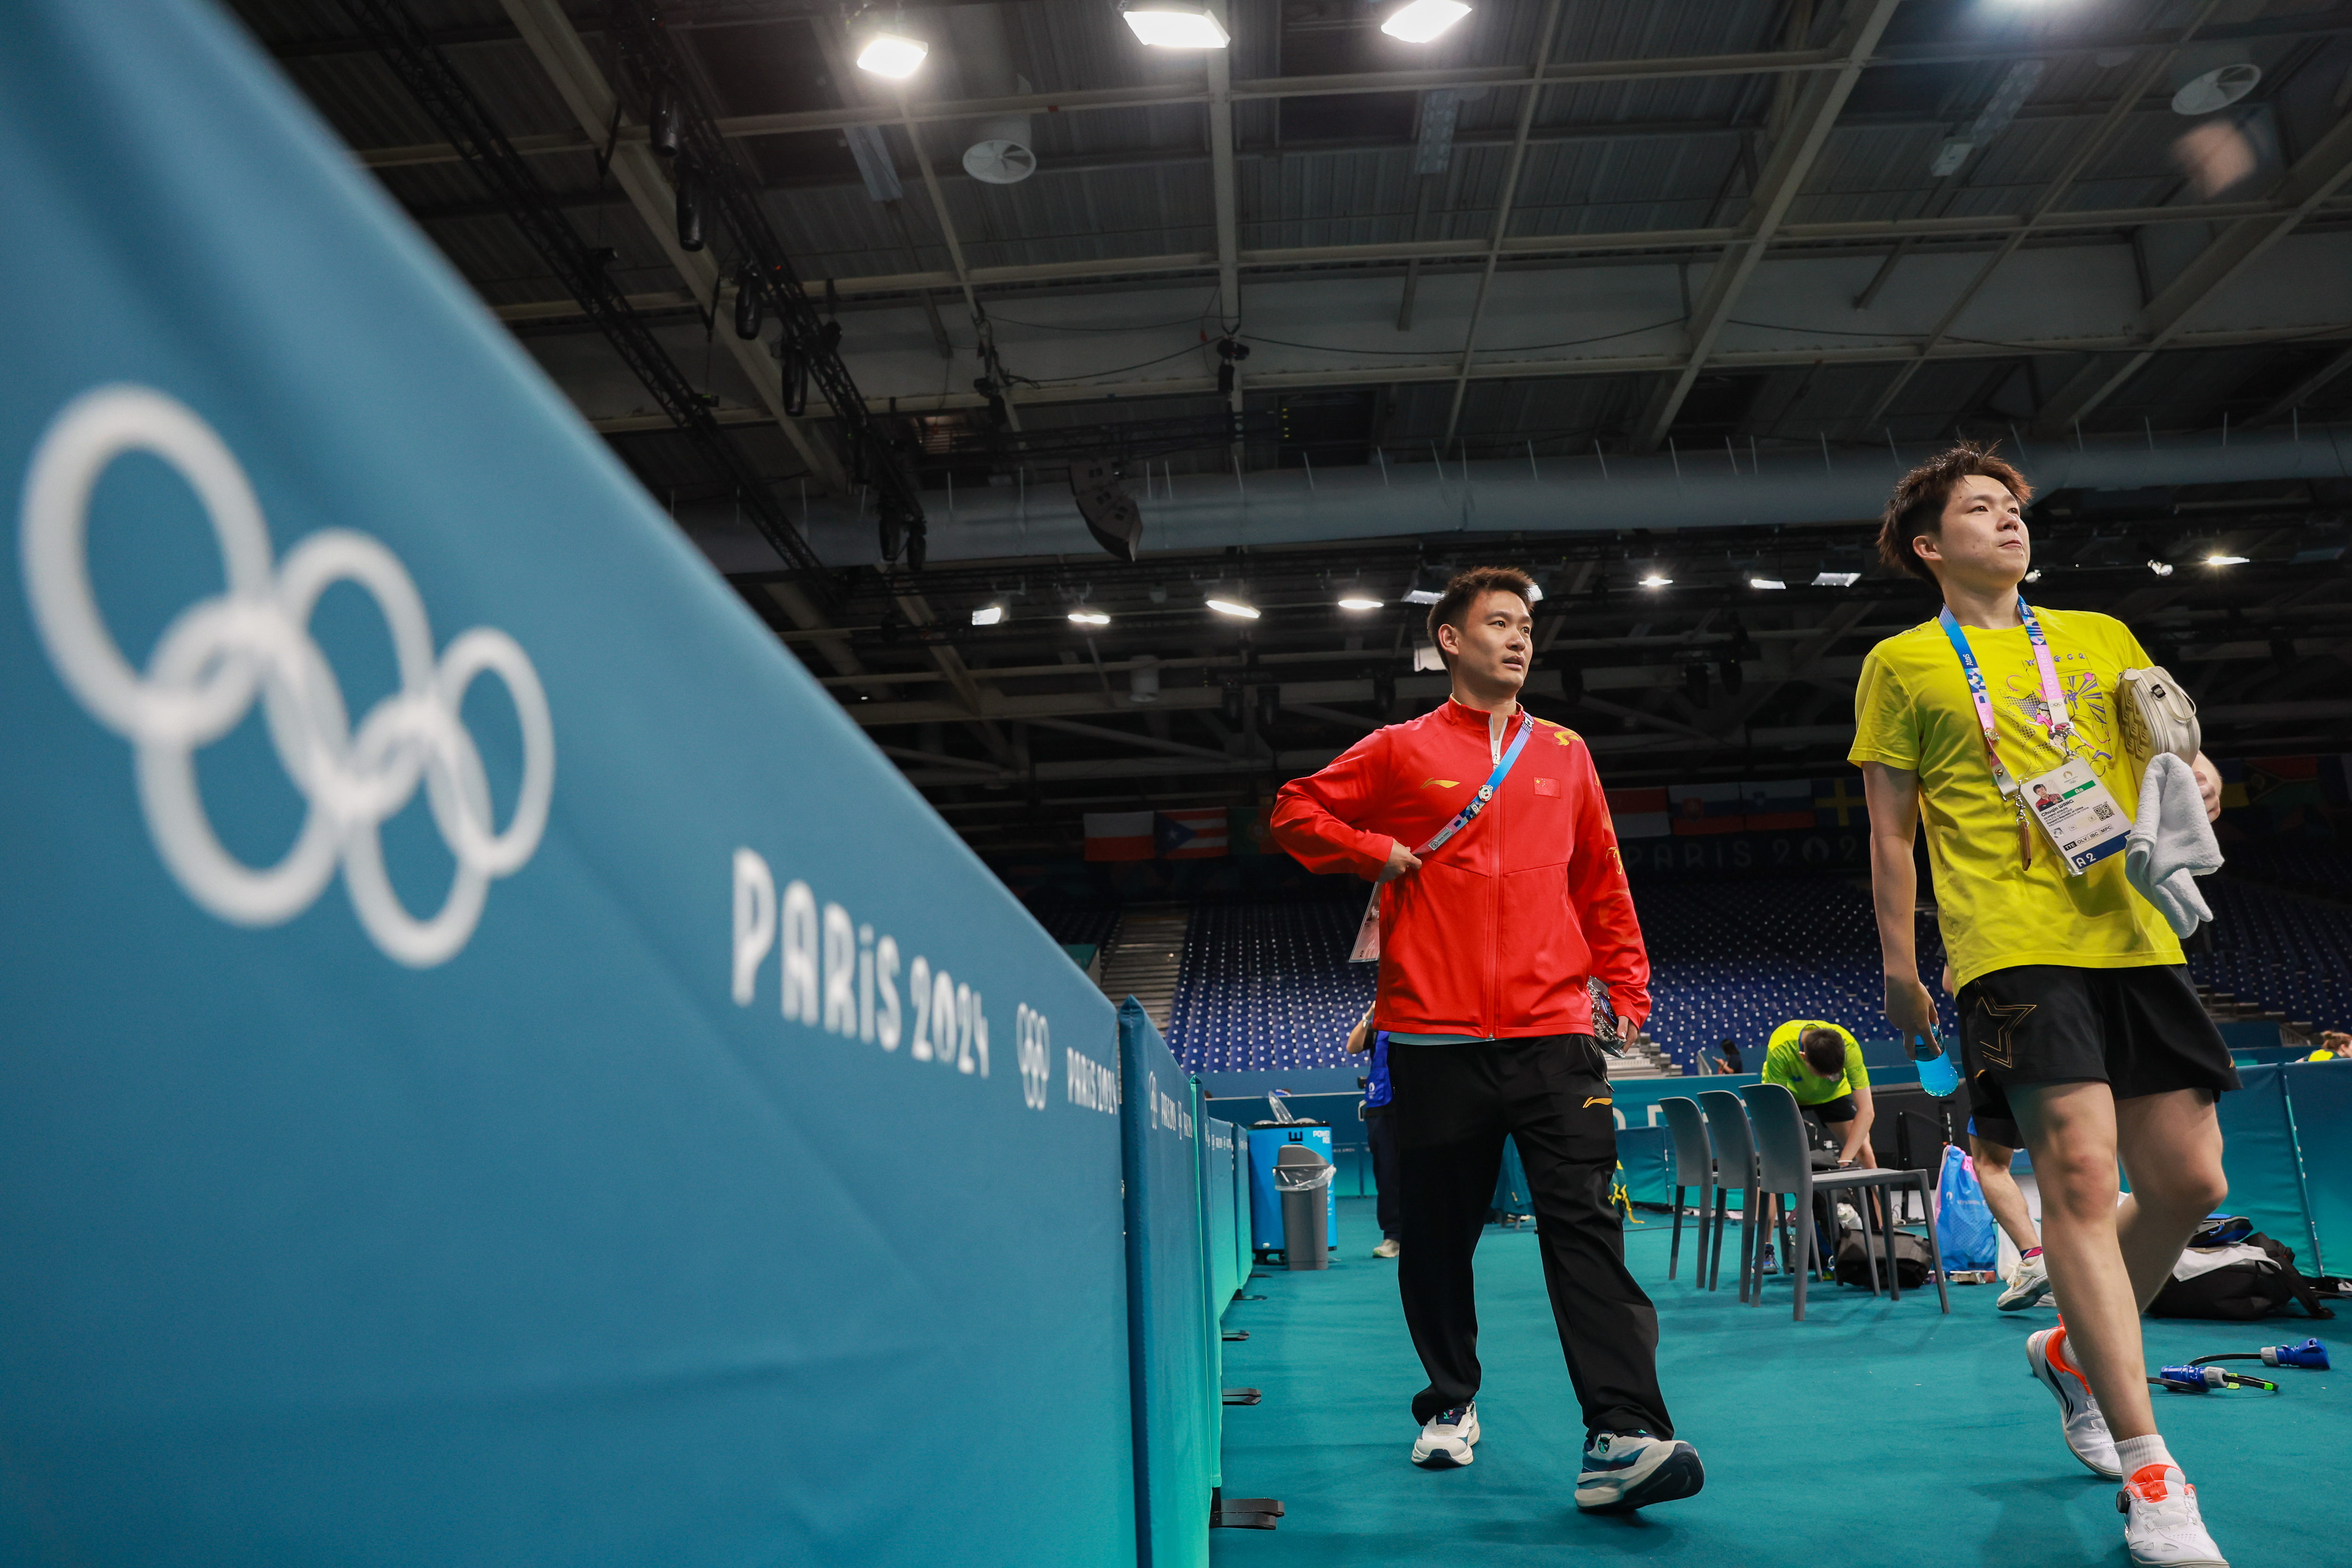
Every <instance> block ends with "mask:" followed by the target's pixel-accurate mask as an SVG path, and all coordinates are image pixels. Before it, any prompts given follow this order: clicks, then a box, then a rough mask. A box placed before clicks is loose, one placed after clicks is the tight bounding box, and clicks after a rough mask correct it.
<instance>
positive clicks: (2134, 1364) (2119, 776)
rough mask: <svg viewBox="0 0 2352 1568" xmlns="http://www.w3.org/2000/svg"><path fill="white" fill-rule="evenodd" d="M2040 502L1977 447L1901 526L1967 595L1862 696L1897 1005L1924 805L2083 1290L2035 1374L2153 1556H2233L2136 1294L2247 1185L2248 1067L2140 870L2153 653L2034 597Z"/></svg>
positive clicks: (1939, 900) (1898, 1010) (1943, 462)
mask: <svg viewBox="0 0 2352 1568" xmlns="http://www.w3.org/2000/svg"><path fill="white" fill-rule="evenodd" d="M2031 499H2032V489H2031V488H2030V487H2029V486H2028V485H2027V484H2026V482H2025V479H2024V476H2023V475H2021V474H2020V473H2019V472H2018V471H2017V470H2016V469H2015V468H2012V467H2011V466H2010V465H2009V464H2008V463H2007V462H2004V461H2003V460H2001V459H2000V458H1998V457H1995V456H1993V455H1992V454H1991V453H1990V452H1989V451H1987V450H1985V449H1983V448H1981V447H1976V446H1973V445H1967V444H1963V445H1961V446H1958V447H1954V448H1952V449H1951V450H1950V451H1948V452H1946V453H1944V454H1942V455H1941V456H1939V457H1937V458H1935V459H1933V460H1932V461H1930V462H1928V463H1927V464H1926V465H1924V466H1923V467H1921V468H1916V469H1914V470H1912V472H1911V473H1909V474H1907V475H1906V476H1905V477H1904V479H1903V480H1902V481H1901V483H1900V484H1899V485H1898V486H1897V487H1896V489H1895V494H1894V496H1893V498H1892V499H1891V500H1889V501H1888V503H1887V506H1886V510H1885V517H1884V519H1883V524H1882V529H1881V532H1880V537H1879V550H1880V553H1881V555H1882V557H1883V558H1884V559H1885V562H1886V563H1887V564H1888V565H1890V566H1893V567H1896V568H1899V569H1902V570H1904V571H1907V572H1911V573H1913V574H1916V575H1918V576H1920V577H1923V578H1925V579H1927V581H1928V582H1929V583H1930V584H1933V585H1934V586H1935V587H1936V588H1937V589H1938V590H1939V591H1940V593H1941V595H1942V597H1943V601H1944V607H1943V611H1942V613H1941V615H1939V616H1937V619H1935V620H1931V621H1927V622H1925V623H1923V624H1921V625H1919V626H1915V627H1913V628H1912V629H1911V630H1909V631H1906V632H1903V633H1900V634H1898V635H1896V636H1895V637H1889V638H1887V639H1886V640H1885V641H1884V642H1881V643H1880V644H1879V645H1878V646H1877V647H1874V648H1873V649H1872V650H1871V652H1870V655H1869V657H1868V658H1865V659H1864V662H1863V669H1862V677H1861V680H1860V683H1859V685H1858V687H1857V689H1856V691H1855V694H1854V743H1853V751H1852V752H1851V753H1850V754H1851V756H1852V759H1853V762H1855V763H1858V764H1860V766H1861V768H1862V770H1863V782H1864V794H1865V796H1866V799H1867V803H1868V806H1869V810H1870V844H1871V882H1872V889H1873V895H1874V903H1875V905H1876V908H1877V915H1878V935H1879V945H1880V948H1881V950H1882V953H1883V959H1884V968H1885V979H1886V1018H1887V1022H1888V1023H1890V1024H1892V1025H1893V1026H1895V1030H1896V1031H1897V1032H1898V1033H1899V1034H1900V1035H1902V1036H1903V1037H1905V1038H1906V1039H1908V1038H1910V1037H1913V1036H1915V1035H1917V1036H1926V1035H1927V1034H1928V1033H1930V1032H1931V1031H1932V1030H1933V1029H1934V1027H1935V1024H1936V1008H1935V1004H1934V1000H1933V999H1932V998H1931V997H1930V996H1929V995H1928V994H1927V987H1926V986H1925V985H1923V984H1920V980H1919V963H1918V954H1917V952H1916V943H1915V933H1914V925H1913V922H1914V920H1915V918H1916V917H1915V915H1914V910H1916V907H1917V897H1918V886H1917V876H1916V870H1915V869H1914V867H1913V862H1912V858H1911V855H1912V840H1913V837H1915V835H1916V833H1917V831H1918V826H1919V823H1920V820H1921V818H1922V816H1923V815H1924V816H1925V819H1926V822H1927V853H1928V857H1929V860H1930V863H1931V865H1932V867H1933V868H1934V871H1935V878H1936V904H1937V922H1938V924H1939V926H1940V927H1941V930H1942V933H1943V939H1944V950H1945V952H1947V953H1948V954H1949V956H1950V960H1951V964H1952V969H1953V973H1954V976H1955V978H1956V979H1957V980H1958V983H1959V991H1958V995H1957V996H1956V997H1955V1001H1956V1002H1957V1004H1958V1010H1959V1016H1960V1052H1961V1062H1960V1066H1961V1067H1962V1068H1963V1070H1964V1071H1965V1072H1966V1074H1967V1079H1968V1083H1969V1099H1970V1102H1971V1106H1972V1109H1973V1110H1974V1112H1975V1115H1976V1117H1977V1118H1978V1119H1979V1126H1989V1125H1990V1124H1991V1123H1992V1122H1993V1121H2009V1122H2011V1123H2013V1124H2014V1125H2015V1127H2016V1128H2017V1130H2018V1132H2019V1134H2020V1135H2021V1136H2022V1138H2023V1140H2024V1146H2025V1147H2026V1148H2027V1149H2029V1150H2030V1151H2032V1155H2033V1173H2034V1177H2035V1179H2036V1181H2037V1182H2038V1183H2039V1184H2040V1186H2041V1191H2042V1240H2043V1242H2044V1245H2045V1251H2044V1253H2043V1258H2044V1260H2045V1262H2046V1264H2047V1266H2048V1268H2049V1274H2050V1280H2051V1284H2052V1287H2053V1289H2054V1290H2055V1291H2056V1294H2057V1297H2058V1300H2059V1302H2060V1304H2061V1305H2062V1306H2063V1309H2064V1315H2063V1318H2062V1319H2061V1321H2060V1323H2059V1326H2058V1327H2057V1328H2054V1329H2044V1330H2042V1331H2039V1332H2037V1333H2035V1334H2033V1335H2032V1336H2030V1337H2029V1338H2028V1339H2027V1341H2026V1364H2027V1369H2028V1370H2029V1371H2030V1372H2031V1373H2032V1375H2033V1376H2034V1377H2035V1378H2036V1379H2037V1380H2038V1381H2039V1382H2040V1383H2041V1384H2042V1386H2043V1387H2045V1388H2047V1389H2048V1390H2049V1391H2050V1393H2051V1394H2053V1396H2054V1397H2055V1398H2056V1399H2057V1401H2058V1406H2059V1412H2060V1417H2061V1421H2062V1424H2063V1435H2064V1437H2065V1440H2066V1442H2067V1445H2068V1447H2071V1448H2072V1449H2073V1451H2074V1456H2075V1458H2078V1459H2080V1460H2081V1461H2082V1463H2083V1464H2084V1467H2085V1468H2089V1469H2090V1470H2091V1471H2093V1472H2094V1473H2095V1474H2097V1475H2101V1476H2105V1477H2109V1478H2112V1479H2119V1480H2121V1481H2122V1482H2123V1483H2124V1484H2123V1487H2122V1489H2121V1490H2120V1491H2119V1493H2118V1494H2117V1499H2116V1502H2117V1507H2118V1508H2119V1509H2120V1510H2122V1511H2123V1513H2124V1515H2125V1521H2124V1539H2125V1542H2126V1545H2127V1547H2128V1548H2129V1551H2130V1553H2131V1559H2132V1561H2133V1562H2134V1563H2142V1564H2166V1565H2169V1568H2187V1565H2189V1564H2198V1565H2201V1568H2226V1565H2225V1564H2223V1562H2222V1557H2221V1551H2220V1549H2219V1548H2217V1547H2216V1546H2215V1545H2214V1543H2213V1539H2212V1537H2211V1536H2210V1534H2209V1533H2208V1532H2207V1531H2206V1529H2205V1525H2204V1521H2203V1519H2202V1517H2201V1515H2200V1510H2199V1507H2198V1502H2197V1494H2196V1490H2195V1489H2194V1488H2192V1487H2190V1486H2189V1485H2188V1483H2187V1482H2186V1480H2185V1479H2183V1477H2182V1475H2181V1472H2180V1469H2179V1467H2178V1466H2177V1465H2176V1464H2175V1463H2174V1462H2173V1459H2172V1456H2171V1455H2170V1454H2169V1453H2168V1451H2167V1450H2166V1447H2165V1444H2164V1439H2163V1438H2162V1437H2161V1436H2158V1433H2157V1429H2156V1418H2155V1415H2154V1413H2153V1411H2152V1409H2151V1407H2150V1405H2149V1402H2148V1390H2147V1383H2146V1381H2145V1378H2146V1370H2145V1367H2146V1363H2145V1362H2144V1360H2143V1358H2142V1349H2141V1344H2140V1328H2139V1311H2140V1309H2141V1308H2142V1307H2144V1306H2146V1305H2147V1302H2148V1300H2150V1299H2151V1298H2153V1297H2154V1296H2155V1294H2156V1292H2157V1289H2158V1287H2160V1286H2161V1285H2162V1284H2163V1283H2164V1281H2165V1279H2167V1278H2168V1275H2169V1274H2170V1272H2171V1269H2172V1265H2173V1263H2174V1261H2175V1260H2176V1259H2177V1258H2179V1255H2180V1250H2181V1247H2182V1246H2183V1245H2184V1244H2185V1243H2186V1242H2187V1241H2188V1239H2189V1235H2190V1234H2191V1233H2192V1232H2193V1231H2194V1230H2195V1228H2196V1226H2197V1223H2198V1221H2199V1220H2200V1219H2201V1218H2202V1217H2203V1216H2204V1215H2207V1214H2209V1213H2210V1212H2211V1211H2212V1209H2213V1207H2214V1205H2217V1204H2219V1203H2220V1202H2221V1199H2222V1198H2223V1196H2224V1195H2225V1194H2227V1192H2228V1184H2227V1182H2226V1181H2225V1180H2224V1179H2223V1177H2222V1173H2221V1123H2220V1121H2219V1120H2218V1118H2217V1117H2216V1115H2215V1108H2214V1100H2215V1098H2216V1096H2217V1095H2219V1094H2221V1092H2223V1091H2225V1090H2228V1089H2235V1088H2237V1087H2238V1075H2237V1072H2236V1070H2235V1069H2234V1068H2231V1065H2230V1053H2229V1051H2228V1049H2227V1048H2226V1047H2224V1046H2223V1045H2222V1043H2221V1035H2220V1033H2219V1031H2217V1030H2216V1029H2215V1028H2214V1026H2213V1024H2212V1021H2211V1020H2210V1018H2208V1017H2207V1016H2206V1015H2205V1009H2204V1008H2203V1006H2202V1005H2200V1003H2199V1002H2198V999H2197V993H2196V989H2195V987H2194V986H2193V985H2191V984H2190V983H2189V971H2188V969H2187V966H2186V965H2185V964H2184V963H2183V962H2182V958H2181V952H2180V944H2179V942H2177V941H2175V940H2174V938H2173V935H2172V931H2171V929H2170V927H2169V926H2168V925H2167V924H2166V922H2165V920H2164V917H2163V916H2162V915H2161V914H2159V913H2158V911H2157V910H2156V909H2155V908H2154V906H2152V905H2150V904H2149V903H2148V902H2147V900H2144V899H2142V898H2141V897H2140V896H2139V895H2138V894H2137V892H2135V891H2134V890H2133V889H2132V887H2131V884H2130V883H2129V882H2128V881H2127V880H2126V878H2125V875H2124V856H2123V855H2122V853H2120V851H2121V849H2122V847H2123V844H2122V839H2123V834H2124V832H2125V831H2126V830H2127V829H2128V828H2129V826H2130V825H2131V822H2132V816H2133V812H2134V810H2135V809H2136V808H2137V804H2138V795H2139V783H2140V781H2139V779H2138V778H2137V777H2136V776H2134V773H2133V771H2132V768H2131V766H2130V763H2129V759H2128V753H2127V752H2126V750H2125V747H2124V744H2123V738H2122V735H2121V732H2120V725H2119V723H2118V714H2117V711H2116V704H2117V697H2118V692H2117V680H2118V678H2119V677H2120V675H2121V674H2122V672H2123V671H2124V670H2125V669H2126V668H2134V667H2139V666H2145V665H2147V663H2148V662H2149V660H2148V658H2147V654H2146V653H2145V652H2144V651H2143V650H2142V649H2141V647H2140V646H2139V644H2138V642H2137V640H2135V639H2134V637H2132V634H2131V633H2130V631H2129V630H2128V629H2126V627H2125V626H2123V625H2122V624H2121V623H2120V622H2117V621H2115V620H2113V619H2110V618H2109V617H2107V616H2102V615H2096V614H2094V613H2091V612H2089V611H2083V610H2041V611H2036V610H2034V609H2032V607H2030V606H2029V605H2028V604H2027V602H2026V600H2025V599H2024V598H2023V597H2022V596H2021V594H2020V592H2019V588H2020V584H2022V583H2023V582H2024V580H2025V575H2026V573H2027V571H2028V570H2029V568H2030V567H2031V565H2032V541H2031V537H2030V534H2029V531H2028V529H2027V527H2026V521H2025V503H2026V502H2027V501H2028V500H2031ZM2062 671H2063V673H2062ZM2198 771H2199V773H2200V777H2202V776H2203V775H2204V774H2205V773H2206V768H2205V767H2202V766H2200V768H2199V770H2198ZM2037 784H2041V785H2043V786H2045V787H2044V788H2043V789H2042V790H2041V791H2039V792H2037V791H2036V789H2035V787H2034V786H2035V785H2037ZM2037 794H2039V795H2047V796H2050V797H2053V801H2054V804H2053V805H2052V806H2051V807H2050V808H2049V809H2048V810H2047V811H2046V812H2042V811H2035V810H2032V809H2029V805H2028V803H2030V802H2032V800H2034V799H2035V798H2036V796H2037ZM2207 809H2208V812H2209V814H2210V811H2211V803H2210V801H2209V802H2208V805H2207ZM2061 843H2063V844H2064V845H2065V846H2066V848H2065V850H2064V851H2063V857H2062V852H2061V851H2060V849H2059V847H2058V846H2059V845H2060V844H2061ZM2118 1162H2120V1163H2121V1166H2122V1168H2123V1169H2124V1170H2125V1171H2126V1172H2127V1173H2129V1176H2130V1179H2131V1195H2130V1196H2129V1197H2128V1198H2126V1199H2125V1200H2124V1201H2123V1202H2122V1203H2121V1205H2118V1204H2117V1202H2116V1193H2117V1167H2118Z"/></svg>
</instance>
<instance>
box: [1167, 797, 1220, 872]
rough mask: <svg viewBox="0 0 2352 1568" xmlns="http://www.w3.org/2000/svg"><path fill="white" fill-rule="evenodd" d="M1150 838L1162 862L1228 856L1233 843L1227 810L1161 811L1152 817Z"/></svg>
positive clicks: (1216, 808)
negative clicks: (1230, 836) (1226, 819)
mask: <svg viewBox="0 0 2352 1568" xmlns="http://www.w3.org/2000/svg"><path fill="white" fill-rule="evenodd" d="M1151 837H1152V842H1153V844H1154V846H1155V847H1157V848H1158V849H1159V851H1160V858H1161V859H1163V860H1208V859H1213V858H1216V857H1218V856H1221V855H1223V854H1224V853H1225V847H1226V845H1227V844H1228V843H1229V842H1230V838H1229V836H1228V834H1227V832H1226V826H1225V808H1224V807H1223V806H1222V805H1213V806H1210V807H1208V808H1207V809H1206V810H1202V811H1161V812H1155V813H1153V815H1152V821H1151Z"/></svg>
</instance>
